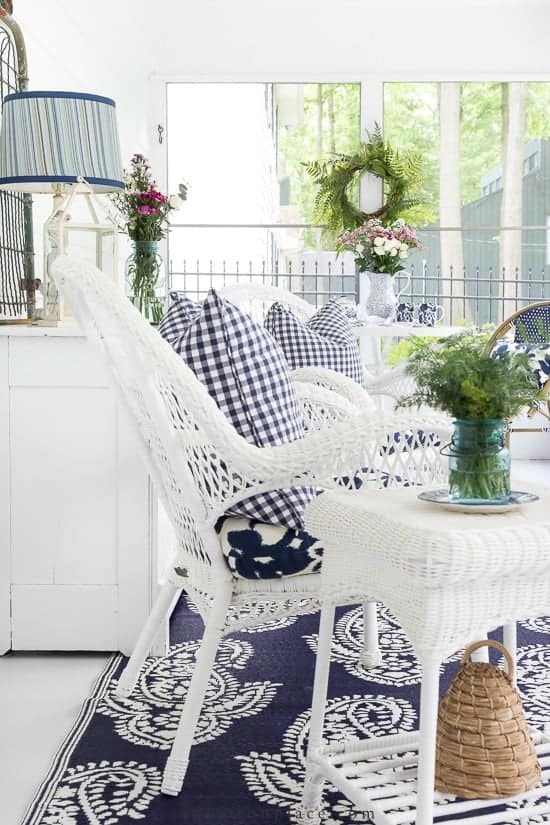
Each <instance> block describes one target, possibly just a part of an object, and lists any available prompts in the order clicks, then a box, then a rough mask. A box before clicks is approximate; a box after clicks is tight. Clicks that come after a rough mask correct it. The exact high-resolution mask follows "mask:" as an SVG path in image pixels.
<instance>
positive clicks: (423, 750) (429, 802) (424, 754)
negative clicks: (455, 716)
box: [415, 661, 440, 825]
mask: <svg viewBox="0 0 550 825" xmlns="http://www.w3.org/2000/svg"><path fill="white" fill-rule="evenodd" d="M439 665H440V662H435V661H424V662H423V663H422V687H421V691H420V742H419V750H418V794H417V803H416V820H415V822H416V825H433V805H434V784H435V742H436V733H437V709H438V702H439Z"/></svg>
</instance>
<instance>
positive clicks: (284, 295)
mask: <svg viewBox="0 0 550 825" xmlns="http://www.w3.org/2000/svg"><path fill="white" fill-rule="evenodd" d="M218 291H219V293H220V295H223V297H224V298H227V300H228V301H231V303H232V304H235V306H238V307H239V309H242V310H243V312H247V313H248V315H250V316H251V317H252V318H254V320H255V321H258V323H260V324H262V323H263V322H264V319H265V316H266V314H267V311H268V310H269V308H270V306H271V305H272V304H274V303H275V302H276V301H278V302H279V303H281V304H284V305H285V306H287V307H289V308H290V309H291V310H292V311H293V312H294V314H295V315H296V317H297V318H298V319H299V320H300V321H307V319H308V318H311V316H312V315H313V314H314V313H315V311H316V307H314V306H313V304H310V303H308V302H307V301H304V299H303V298H299V297H298V295H294V293H293V292H290V291H289V290H288V289H283V288H282V287H280V286H270V285H269V284H254V283H248V284H247V283H240V284H229V285H228V286H224V287H222V289H220V290H218Z"/></svg>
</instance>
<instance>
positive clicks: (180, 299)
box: [159, 292, 201, 344]
mask: <svg viewBox="0 0 550 825" xmlns="http://www.w3.org/2000/svg"><path fill="white" fill-rule="evenodd" d="M200 312H201V305H200V304H197V303H196V301H192V300H191V298H188V297H187V296H186V295H185V294H184V293H183V292H171V293H170V308H169V309H168V312H167V313H166V315H165V316H164V318H163V319H162V321H161V322H160V324H159V332H160V334H161V335H162V337H163V338H164V339H165V340H166V341H168V343H169V344H173V343H174V341H176V340H177V339H178V338H181V336H182V335H184V333H186V332H187V330H188V328H189V324H190V323H191V321H194V320H195V318H197V317H198V316H199V315H200Z"/></svg>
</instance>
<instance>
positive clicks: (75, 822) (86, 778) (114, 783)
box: [40, 761, 162, 825]
mask: <svg viewBox="0 0 550 825" xmlns="http://www.w3.org/2000/svg"><path fill="white" fill-rule="evenodd" d="M161 781H162V774H161V772H160V771H159V770H158V768H155V767H152V766H151V765H144V764H142V763H139V762H107V761H102V762H99V763H96V762H88V764H87V765H76V766H75V767H74V768H68V770H67V771H66V773H65V774H64V775H63V779H62V780H61V782H60V783H59V784H58V785H57V787H56V789H55V793H54V795H53V797H52V799H51V801H50V804H49V805H48V807H47V809H46V812H45V815H44V817H43V818H42V819H41V820H40V822H41V824H42V825H80V823H81V822H82V821H83V819H82V816H83V815H84V816H85V817H86V819H85V820H84V821H85V822H86V825H88V824H89V825H116V824H117V823H118V822H122V821H123V820H124V822H128V819H130V820H138V819H145V816H146V813H147V809H148V808H149V805H150V804H151V801H152V800H153V799H154V798H155V797H156V796H158V794H159V793H160V786H161Z"/></svg>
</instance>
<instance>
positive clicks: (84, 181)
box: [0, 91, 124, 322]
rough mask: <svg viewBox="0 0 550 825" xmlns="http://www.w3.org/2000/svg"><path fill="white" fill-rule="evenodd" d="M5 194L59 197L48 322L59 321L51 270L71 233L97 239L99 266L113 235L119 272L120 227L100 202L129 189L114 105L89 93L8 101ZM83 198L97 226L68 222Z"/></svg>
mask: <svg viewBox="0 0 550 825" xmlns="http://www.w3.org/2000/svg"><path fill="white" fill-rule="evenodd" d="M0 188H2V189H11V190H15V191H19V192H33V193H34V192H36V193H38V192H42V193H44V192H45V193H52V194H53V201H54V202H53V210H52V212H51V214H50V216H49V217H48V219H47V221H46V223H45V226H44V254H45V264H44V282H45V283H44V285H43V288H42V289H43V292H44V311H43V315H44V320H46V321H50V322H55V321H56V320H57V319H58V318H59V317H61V316H62V307H61V306H60V301H59V296H58V294H57V290H56V289H55V286H54V284H53V281H52V280H51V278H50V277H49V267H50V264H51V261H52V260H53V258H55V257H56V256H57V255H60V254H63V253H64V252H65V247H66V233H67V230H68V229H81V230H92V231H95V232H96V233H97V234H96V239H98V240H96V263H97V265H98V266H99V268H102V266H101V264H102V260H101V258H102V252H101V251H100V249H102V245H103V239H104V237H105V235H110V236H112V241H113V272H116V234H117V227H116V223H115V221H114V220H113V218H112V217H111V215H110V214H109V212H108V211H107V210H106V209H105V208H104V207H103V205H102V204H101V203H100V201H99V200H98V199H97V197H96V193H104V192H116V191H118V190H121V189H124V182H123V175H122V163H121V158H120V148H119V140H118V130H117V122H116V110H115V103H114V101H113V100H111V99H110V98H108V97H101V96H99V95H93V94H87V93H81V92H53V91H52V92H49V91H46V92H45V91H38V92H19V93H16V94H10V95H7V96H6V97H5V98H4V108H3V112H2V123H1V127H0ZM78 193H83V194H84V195H85V197H86V202H87V205H88V208H89V211H90V214H91V218H92V220H91V222H90V223H83V224H75V223H71V224H69V223H68V221H69V219H70V218H69V213H68V209H69V207H70V205H71V203H72V200H73V198H74V196H75V194H78ZM100 240H101V243H100V242H99V241H100Z"/></svg>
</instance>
